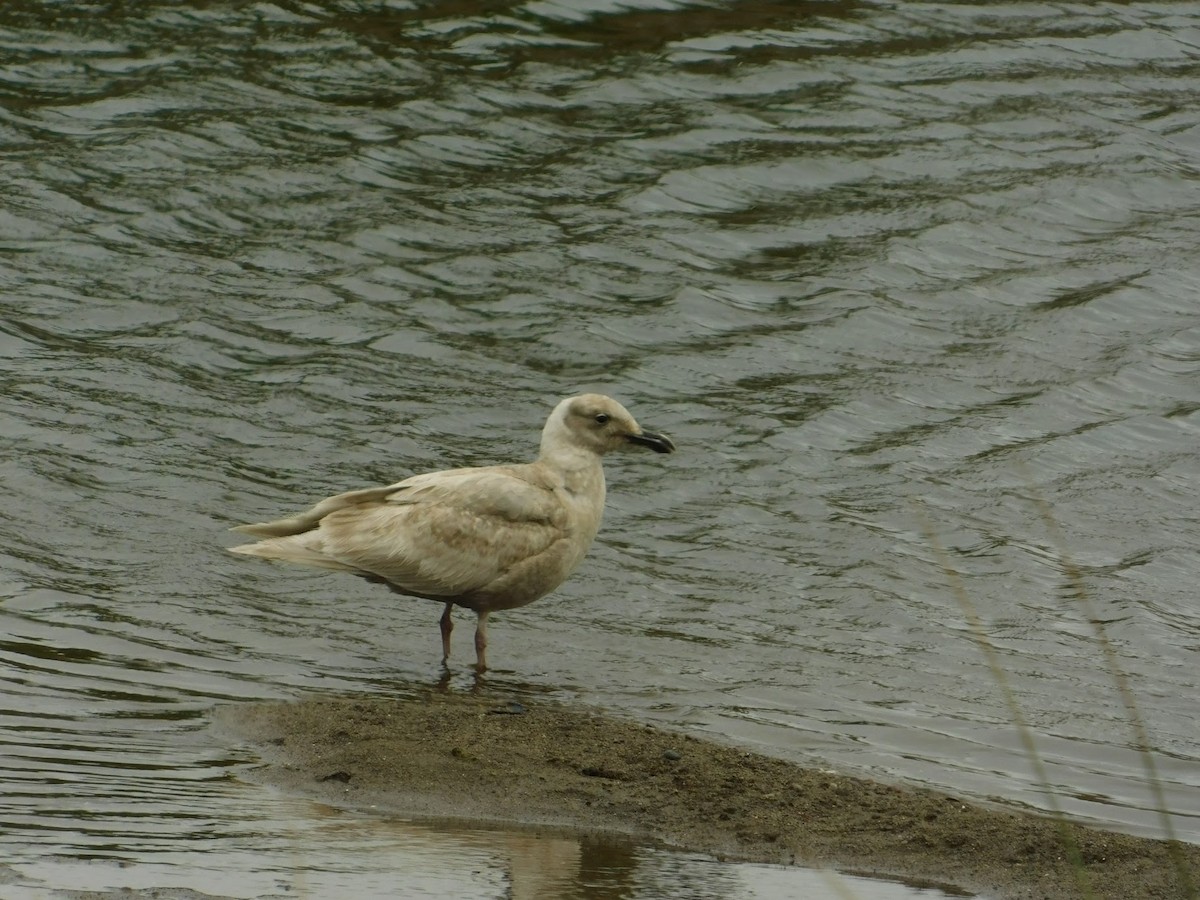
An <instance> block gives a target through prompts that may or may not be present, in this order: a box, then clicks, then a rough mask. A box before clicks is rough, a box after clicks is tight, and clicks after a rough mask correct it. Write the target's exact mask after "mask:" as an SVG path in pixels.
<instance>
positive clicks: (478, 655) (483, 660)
mask: <svg viewBox="0 0 1200 900" xmlns="http://www.w3.org/2000/svg"><path fill="white" fill-rule="evenodd" d="M487 617H488V614H487V613H486V612H481V613H479V623H478V624H477V625H476V626H475V671H476V672H486V671H487Z"/></svg>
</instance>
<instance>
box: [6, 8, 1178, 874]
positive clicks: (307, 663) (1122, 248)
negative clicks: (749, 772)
mask: <svg viewBox="0 0 1200 900" xmlns="http://www.w3.org/2000/svg"><path fill="white" fill-rule="evenodd" d="M1198 14H1200V4H1196V3H1191V2H1179V3H1172V2H1165V3H1139V2H1133V3H1127V4H1122V5H1093V6H1063V5H1059V4H1051V3H1006V2H993V3H984V4H967V5H958V4H952V3H930V4H902V5H894V4H884V3H877V2H859V3H834V2H810V3H779V2H754V0H747V2H734V0H726V2H715V3H710V2H705V3H701V2H690V0H672V2H667V0H637V2H622V3H612V2H606V0H552V2H506V0H495V2H484V0H478V2H470V0H464V2H458V3H438V2H407V0H391V2H368V0H362V2H354V0H342V2H325V3H303V2H291V0H286V2H278V3H261V4H257V5H253V6H250V5H244V4H230V3H219V2H215V3H208V2H198V0H196V2H190V3H169V4H168V3H157V4H156V3H147V4H137V5H136V8H134V7H128V8H126V7H121V8H119V9H107V8H106V9H105V10H104V11H100V10H99V8H98V7H95V6H93V5H91V4H88V3H84V2H63V3H56V4H49V5H47V4H43V3H37V2H9V3H6V4H5V6H4V10H3V12H0V45H2V46H3V48H4V54H3V58H4V63H3V65H2V66H0V141H2V142H3V147H4V153H3V154H2V155H0V176H2V177H0V248H2V250H3V256H2V257H0V261H2V268H0V357H2V359H3V366H2V367H0V451H2V452H0V477H2V478H3V483H4V485H5V488H6V491H5V510H4V515H3V516H0V635H3V637H0V660H2V665H0V678H3V682H4V685H5V690H4V696H5V697H6V698H7V702H6V703H5V704H4V710H3V713H2V717H3V718H2V720H0V722H2V725H0V728H2V730H0V741H3V749H2V750H0V766H2V767H3V769H4V777H5V780H6V782H7V783H8V784H9V785H10V790H9V802H8V803H7V804H6V807H5V810H4V812H3V813H0V823H2V826H0V841H3V845H4V853H5V857H6V859H8V860H10V861H11V862H12V863H13V864H14V865H16V866H17V867H18V868H20V867H21V866H33V865H34V861H37V866H38V867H39V868H38V869H37V872H38V873H39V874H38V877H39V878H42V877H45V878H48V879H49V880H48V881H46V883H47V884H51V885H52V886H54V887H62V888H67V887H70V886H74V885H75V884H76V881H75V880H74V879H75V876H74V875H73V874H71V873H72V872H75V871H77V869H78V867H79V866H81V865H87V864H95V865H106V866H109V865H114V864H115V863H117V862H120V863H121V864H122V865H127V866H132V867H133V870H135V871H144V872H147V873H151V874H148V875H147V876H146V878H147V883H156V884H165V883H166V882H167V880H168V879H167V876H166V874H165V873H166V872H167V871H169V870H171V869H173V868H177V869H180V870H187V869H189V868H192V869H196V868H203V864H201V863H200V862H199V860H200V858H201V854H204V853H209V852H211V851H213V850H214V849H216V850H220V851H222V852H234V849H233V848H235V847H238V846H245V845H249V846H257V845H258V844H259V843H260V838H261V836H262V835H263V834H264V833H266V832H274V831H276V830H277V828H278V826H279V823H280V822H281V821H288V822H292V824H291V825H289V826H288V827H289V828H293V829H301V830H303V829H306V828H308V827H310V826H309V825H308V824H305V823H307V822H308V818H307V817H308V816H309V813H308V812H297V811H296V809H298V807H297V808H291V807H289V809H291V810H292V811H291V812H287V811H279V810H274V811H271V812H265V813H264V812H262V804H263V803H264V802H265V801H264V800H262V798H260V797H254V796H248V795H246V794H245V793H244V791H245V787H244V786H243V785H239V784H237V783H236V781H234V780H233V776H234V775H235V773H236V772H237V771H238V767H239V766H240V765H242V764H244V763H246V762H248V761H249V759H248V754H247V752H246V751H245V750H244V749H243V748H232V749H231V748H228V747H225V746H221V745H218V744H215V743H213V742H212V740H211V738H210V737H209V736H207V734H206V732H205V731H204V723H205V721H206V717H207V714H208V712H209V711H210V710H211V709H212V708H213V707H214V706H215V705H218V704H222V703H234V702H248V701H253V700H256V699H264V698H280V697H299V696H304V695H306V694H309V693H312V692H317V693H321V692H328V691H351V692H380V691H397V690H400V691H402V690H406V689H408V688H409V687H410V686H411V685H412V684H414V683H415V684H428V683H430V682H433V681H436V680H437V679H438V677H439V675H440V670H439V666H438V638H437V629H436V617H437V614H438V610H437V608H436V607H434V606H433V605H432V604H426V603H423V602H420V601H413V602H411V603H406V602H403V601H400V600H398V599H396V598H394V597H392V596H391V595H389V594H388V593H387V592H385V591H383V590H381V589H379V588H377V587H372V586H371V585H368V584H365V583H360V582H359V581H357V580H354V579H349V578H341V577H339V576H336V575H328V574H321V573H311V572H304V571H298V570H287V569H282V568H276V567H272V566H269V565H265V564H258V563H256V562H254V561H247V560H243V559H238V558H235V557H231V556H229V555H227V554H225V553H224V551H223V549H222V548H223V546H226V545H228V544H229V543H232V540H227V539H226V537H225V535H224V534H223V531H224V529H225V528H227V527H228V526H230V525H233V524H236V523H239V522H244V521H258V520H261V519H263V518H265V517H271V516H274V515H276V514H280V513H284V512H287V511H291V510H294V509H299V508H303V507H304V506H306V505H308V504H309V503H310V502H312V501H314V500H316V499H319V498H320V497H322V496H324V495H326V494H329V493H334V492H337V491H341V490H346V489H349V488H353V487H358V486H365V485H370V484H375V483H387V482H389V481H394V480H398V479H399V478H402V477H404V476H406V475H408V474H410V473H413V472H419V471H423V470H429V469H436V468H446V467H451V466H459V465H475V464H486V463H492V462H497V461H507V460H511V459H521V458H527V457H529V456H530V455H531V454H532V453H533V452H534V449H535V447H536V440H537V431H538V429H539V428H540V427H541V423H542V421H543V419H544V417H545V415H546V413H547V412H548V410H549V408H550V407H551V406H552V404H553V403H554V402H555V401H556V400H557V399H558V398H559V397H561V396H564V395H567V394H570V393H574V392H578V391H581V390H602V391H605V392H607V393H611V394H613V395H615V396H617V397H618V398H620V399H621V400H622V401H624V402H625V403H626V404H627V405H628V406H629V407H630V408H631V410H632V411H633V413H634V414H635V415H636V416H637V417H638V418H639V420H640V421H641V422H642V424H643V425H644V426H646V427H648V428H656V429H661V430H664V431H667V432H668V433H670V434H671V435H672V437H673V438H674V439H675V440H676V442H677V443H678V444H679V445H680V448H681V452H680V453H678V454H676V455H675V456H673V457H669V458H663V457H657V456H653V455H652V454H646V455H643V456H632V457H624V458H621V459H613V460H612V463H611V465H610V466H609V474H610V478H609V480H610V502H609V510H608V514H607V520H606V523H605V527H604V529H603V531H602V534H601V539H600V541H599V543H598V544H597V546H596V547H595V548H594V550H593V552H592V554H591V555H590V557H589V558H588V560H587V561H586V563H585V564H584V566H583V567H582V569H581V570H580V572H579V573H577V575H576V576H575V577H574V578H573V580H572V581H571V582H569V583H568V585H566V586H565V587H564V588H562V589H561V590H560V591H559V592H557V593H556V594H555V595H554V596H553V597H552V598H548V599H546V600H543V601H540V602H539V603H538V604H536V605H534V606H532V607H529V608H527V609H524V610H520V611H516V612H513V613H510V614H506V615H503V616H497V617H496V619H495V621H494V624H493V627H492V628H491V638H492V647H491V653H490V655H491V657H492V660H493V662H494V663H495V664H496V665H497V667H498V669H499V671H497V672H496V673H493V676H492V677H493V679H495V683H496V684H497V685H498V686H499V687H500V688H503V689H510V688H512V687H513V686H517V687H520V688H521V689H530V690H537V691H538V692H539V693H541V694H545V695H548V696H550V697H552V698H554V699H557V700H561V701H563V702H580V703H586V704H592V705H596V706H600V707H606V708H609V709H613V710H617V711H620V712H623V713H626V714H628V715H633V716H637V717H641V718H645V719H650V720H654V721H657V722H660V723H664V724H667V725H670V726H673V727H678V728H682V729H686V730H689V731H692V732H695V733H700V734H709V735H713V736H716V737H719V738H720V739H723V740H732V741H735V742H738V743H741V744H745V745H748V746H754V747H756V748H758V749H763V750H766V751H767V752H770V753H773V754H776V755H779V756H783V757H787V758H790V759H794V760H797V761H801V762H820V763H823V764H824V763H828V764H831V765H834V766H838V767H842V768H846V769H849V770H852V771H856V772H860V773H866V774H868V775H873V776H876V777H881V778H884V779H888V780H895V781H899V782H903V783H907V784H925V785H932V786H935V787H938V788H941V789H945V790H948V791H950V792H952V793H955V794H958V795H961V796H966V797H972V798H976V799H985V800H998V801H1000V802H1005V803H1011V804H1023V805H1028V806H1030V807H1033V808H1038V809H1045V808H1047V807H1048V806H1049V805H1050V804H1051V803H1052V802H1057V803H1058V804H1059V805H1061V806H1062V807H1063V808H1065V809H1066V810H1067V811H1068V812H1069V813H1070V814H1071V815H1073V816H1076V817H1078V818H1080V819H1082V820H1085V821H1090V822H1093V823H1095V824H1099V825H1102V826H1104V827H1110V828H1119V829H1122V830H1130V831H1135V832H1138V833H1142V834H1159V835H1161V834H1162V833H1163V828H1164V823H1163V821H1162V817H1161V815H1160V814H1159V813H1158V812H1157V811H1156V810H1155V808H1154V801H1153V798H1152V796H1151V794H1150V792H1149V790H1148V789H1147V787H1146V784H1145V779H1144V770H1143V763H1142V761H1141V759H1140V757H1139V755H1138V754H1137V753H1136V752H1135V746H1136V738H1135V737H1134V735H1133V733H1132V731H1131V728H1130V726H1129V722H1128V717H1127V714H1126V711H1125V709H1124V708H1123V706H1122V704H1121V701H1120V699H1119V696H1118V694H1117V692H1116V690H1115V689H1114V686H1113V683H1112V680H1111V678H1110V676H1109V674H1108V671H1107V669H1106V664H1105V658H1104V654H1103V653H1102V652H1101V650H1100V648H1099V647H1098V646H1097V643H1096V640H1095V636H1094V629H1093V627H1092V626H1091V625H1090V624H1089V622H1088V614H1087V613H1086V612H1084V611H1082V610H1081V609H1080V607H1079V606H1078V604H1077V600H1076V595H1077V594H1078V593H1079V591H1080V589H1081V587H1082V589H1083V590H1084V591H1085V592H1086V596H1087V597H1088V599H1089V600H1090V602H1091V603H1092V604H1093V607H1094V608H1093V612H1092V615H1093V616H1094V617H1095V618H1096V619H1097V620H1099V621H1100V622H1102V623H1103V626H1104V629H1105V632H1106V633H1107V635H1108V636H1109V638H1110V640H1111V641H1112V645H1113V649H1114V651H1115V653H1116V658H1117V660H1118V661H1119V664H1120V667H1121V668H1122V669H1123V671H1125V672H1126V673H1127V674H1128V676H1129V678H1130V680H1131V686H1132V689H1133V691H1134V694H1135V696H1136V698H1137V702H1138V707H1139V710H1140V713H1141V715H1142V716H1143V717H1144V719H1145V722H1146V725H1147V728H1148V732H1149V735H1150V740H1151V743H1152V745H1153V746H1154V748H1155V751H1156V753H1155V761H1156V765H1157V767H1158V772H1159V774H1160V776H1161V778H1162V780H1163V783H1164V785H1165V788H1166V795H1167V798H1168V802H1169V806H1170V808H1171V811H1172V814H1173V816H1172V819H1171V824H1172V826H1173V828H1174V829H1175V832H1176V833H1177V834H1178V835H1180V836H1181V837H1183V838H1185V839H1188V840H1192V841H1196V840H1200V775H1198V774H1197V773H1200V766H1197V762H1198V757H1200V743H1198V740H1197V734H1200V728H1198V718H1200V715H1198V710H1197V703H1196V699H1195V698H1196V697H1197V696H1198V695H1200V683H1198V682H1200V678H1198V676H1197V674H1196V672H1197V667H1196V665H1195V657H1196V652H1197V650H1198V649H1200V611H1198V609H1197V604H1196V600H1195V592H1194V580H1195V579H1194V573H1195V571H1196V570H1197V567H1198V566H1197V563H1198V562H1200V560H1198V558H1197V550H1196V548H1197V546H1200V533H1198V532H1200V528H1198V525H1197V519H1196V515H1195V511H1194V506H1195V503H1194V499H1195V494H1196V490H1197V485H1198V483H1200V463H1198V457H1197V452H1196V447H1197V437H1198V434H1197V432H1198V428H1197V426H1198V425H1200V416H1198V414H1197V410H1200V402H1198V401H1197V388H1196V386H1197V370H1198V369H1200V306H1198V305H1197V303H1196V300H1195V297H1196V294H1197V289H1198V288H1200V264H1198V263H1197V257H1196V253H1195V248H1196V246H1197V244H1198V242H1200V180H1198V179H1197V162H1198V159H1200V112H1197V111H1196V104H1195V102H1194V98H1195V96H1196V95H1197V92H1198V91H1200V28H1197V26H1196V24H1195V23H1196V22H1197V21H1200V20H1198V19H1197V15H1198ZM1038 501H1044V502H1045V503H1047V504H1048V506H1049V508H1050V509H1051V510H1052V511H1053V516H1054V519H1055V521H1056V523H1057V525H1056V526H1055V529H1056V530H1052V529H1051V528H1050V527H1048V525H1047V523H1046V522H1045V521H1044V520H1043V518H1042V516H1041V515H1040V513H1039V511H1038V508H1037V506H1036V502H1038ZM930 531H932V532H933V534H934V536H935V539H931V537H930ZM937 545H943V546H944V547H945V548H946V557H945V559H943V558H941V557H939V555H938V552H937V551H936V549H935V547H936V546H937ZM1068 564H1073V565H1074V566H1076V567H1077V568H1078V571H1079V572H1080V576H1081V577H1080V579H1078V580H1077V579H1073V578H1071V577H1070V576H1069V574H1068V571H1069V565H1068ZM947 567H950V568H952V569H953V571H954V572H957V573H958V576H959V577H960V578H961V580H962V583H963V585H964V586H965V590H966V593H967V595H968V596H969V597H970V598H971V600H972V601H973V603H974V604H975V605H976V607H977V608H978V610H979V612H980V615H981V617H982V621H983V623H984V632H985V634H986V637H987V638H988V640H989V641H990V642H991V643H992V645H993V646H994V647H995V648H996V650H997V652H998V654H999V658H1000V660H1001V661H1002V664H1003V667H1004V669H1005V671H1006V672H1007V673H1008V678H1009V680H1010V682H1011V685H1012V688H1013V691H1014V692H1015V696H1016V699H1017V701H1018V703H1019V705H1020V709H1021V711H1022V713H1023V715H1024V716H1025V717H1026V718H1027V719H1028V721H1029V722H1030V725H1031V727H1032V729H1033V731H1034V733H1035V735H1036V739H1037V744H1038V748H1039V750H1040V752H1041V753H1042V754H1043V756H1044V758H1045V761H1046V766H1047V771H1048V775H1049V781H1050V785H1049V789H1048V788H1047V786H1046V785H1043V784H1040V783H1039V782H1038V780H1037V778H1036V777H1035V776H1034V775H1033V773H1032V770H1031V766H1030V764H1029V761H1028V759H1027V758H1026V756H1025V754H1024V751H1023V749H1022V747H1021V744H1020V741H1019V740H1018V738H1017V736H1016V734H1015V731H1014V728H1013V724H1012V717H1011V713H1010V711H1009V709H1008V707H1007V706H1006V704H1005V701H1004V698H1003V696H1002V694H1001V692H1000V690H999V688H998V686H997V683H996V680H995V677H994V676H993V674H992V672H991V671H990V670H989V668H988V666H987V665H986V663H985V660H984V657H983V655H982V654H981V652H980V650H979V647H978V645H977V637H978V636H977V635H976V634H975V633H973V631H972V630H971V628H970V627H968V625H967V616H966V615H965V613H964V610H963V608H962V607H961V605H960V602H959V599H958V598H957V596H956V589H955V583H954V581H955V579H954V578H953V577H951V574H950V572H948V571H947ZM466 630H467V629H460V631H459V632H458V636H459V638H460V642H459V644H458V647H457V650H456V653H457V657H458V660H457V662H458V666H459V668H456V670H455V673H456V674H455V675H454V677H453V678H452V681H451V689H460V690H466V689H470V688H471V686H472V678H471V675H470V673H469V672H468V671H467V670H466V669H465V667H464V664H465V662H466V661H468V660H469V658H470V652H469V648H468V646H467V644H466V643H465V638H464V633H465V631H466ZM279 802H281V803H282V802H283V801H282V800H281V801H279ZM293 814H294V816H295V818H294V819H293V818H292V816H293ZM231 842H232V843H231ZM239 842H242V843H239ZM271 846H272V847H273V848H274V850H273V851H272V854H269V855H268V857H266V858H265V859H262V858H260V862H261V865H262V866H263V869H264V871H266V872H268V873H269V874H268V875H267V876H264V877H267V879H268V880H270V879H271V878H275V877H277V876H278V877H285V876H284V875H283V874H280V873H286V872H289V871H294V870H295V868H296V867H297V864H296V860H295V858H294V854H293V853H292V851H290V850H288V849H287V847H288V845H287V842H286V841H284V840H282V839H281V840H280V841H277V842H275V843H272V844H271ZM297 846H298V845H297ZM289 854H291V855H290V856H289ZM47 859H50V860H58V861H60V863H61V869H57V870H54V871H58V872H61V881H58V882H56V880H55V879H58V878H59V875H56V874H52V875H49V876H47V875H46V873H47V871H48V870H46V869H45V868H44V867H45V866H46V865H47V863H46V862H45V860H47ZM90 861H95V862H94V863H92V862H90ZM147 867H148V868H147ZM159 867H165V868H159ZM23 871H25V872H26V874H30V873H32V872H33V869H32V868H30V869H28V870H23ZM113 871H115V870H113ZM157 873H164V874H162V875H159V874H157ZM22 877H24V876H22ZM30 877H32V875H30ZM289 877H290V876H289ZM313 877H316V876H313ZM371 877H374V876H371ZM763 877H764V878H765V877H766V876H763ZM159 879H161V880H159ZM764 883H765V882H764ZM256 890H257V888H256ZM264 890H265V888H264ZM362 890H367V889H366V888H362ZM653 895H654V894H653V892H652V891H651V892H649V893H643V894H640V895H637V896H653ZM246 896H254V894H246Z"/></svg>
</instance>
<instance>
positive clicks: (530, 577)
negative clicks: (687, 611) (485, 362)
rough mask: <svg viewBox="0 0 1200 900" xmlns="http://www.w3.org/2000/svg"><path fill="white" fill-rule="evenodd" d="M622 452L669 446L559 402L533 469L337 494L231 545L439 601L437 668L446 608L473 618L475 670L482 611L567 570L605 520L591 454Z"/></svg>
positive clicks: (604, 409)
mask: <svg viewBox="0 0 1200 900" xmlns="http://www.w3.org/2000/svg"><path fill="white" fill-rule="evenodd" d="M630 444H640V445H642V446H646V447H649V448H650V449H652V450H654V451H656V452H658V453H670V452H672V451H673V450H674V449H675V445H674V444H673V443H672V442H671V440H670V438H668V437H666V436H665V435H661V434H654V433H652V432H648V431H643V430H642V429H641V428H640V427H639V426H638V424H637V422H635V421H634V419H633V417H632V416H631V415H630V414H629V413H628V411H626V409H625V408H624V407H623V406H621V404H619V403H617V401H615V400H613V399H612V398H610V397H605V396H603V395H601V394H583V395H581V396H578V397H569V398H567V399H566V400H563V401H562V402H561V403H559V404H558V406H556V407H555V408H554V411H553V412H552V413H551V414H550V418H549V419H548V420H547V421H546V427H545V428H544V429H543V430H542V443H541V452H540V453H539V455H538V458H537V460H535V461H534V462H532V463H524V464H520V465H511V466H485V467H479V468H467V469H449V470H447V471H444V472H431V473H429V474H426V475H416V476H414V477H412V478H409V479H406V480H405V481H401V482H398V483H397V484H393V485H389V486H388V487H379V488H367V489H365V490H359V491H350V492H348V493H345V494H338V495H337V496H335V497H330V498H328V499H326V500H322V501H321V502H320V503H318V504H317V505H316V506H314V507H313V508H312V509H310V510H309V511H308V512H305V513H302V514H300V515H298V516H294V517H292V518H288V519H280V520H278V521H276V522H267V523H262V524H259V525H241V526H239V527H237V528H235V529H234V530H235V531H240V532H243V533H245V534H251V535H254V536H255V537H261V538H264V540H261V541H259V542H258V543H254V544H243V545H242V546H240V547H232V548H230V549H231V550H232V552H234V553H244V554H246V555H248V556H259V557H262V558H264V559H277V560H285V561H287V562H294V563H299V564H301V565H308V566H316V567H319V568H325V569H334V570H337V571H342V572H351V573H353V574H355V575H361V576H364V577H366V578H369V579H371V580H373V581H381V582H383V583H385V584H387V585H388V586H389V587H390V588H391V589H392V590H394V591H396V592H397V593H401V594H407V595H410V596H414V597H424V598H427V599H430V600H437V601H440V602H443V603H445V604H446V606H445V610H444V611H443V613H442V617H441V620H440V624H441V629H442V659H443V661H445V659H446V658H447V657H449V655H450V632H451V630H452V628H453V626H452V624H451V621H450V610H451V609H452V608H453V607H454V606H463V607H466V608H467V609H471V610H474V611H475V612H476V613H477V614H478V616H479V624H478V626H477V628H476V632H475V652H476V667H477V669H478V670H479V671H483V670H484V669H486V668H487V661H486V652H485V651H486V647H487V617H488V614H489V613H491V612H493V611H494V610H498V609H514V608H516V607H518V606H524V605H525V604H527V603H532V602H533V601H534V600H537V599H538V598H539V597H544V596H545V595H546V594H548V593H550V592H551V591H552V590H554V589H555V588H556V587H558V586H559V585H560V584H561V583H562V582H563V580H564V579H566V577H567V576H568V575H570V574H571V572H573V571H574V570H575V568H576V567H577V566H578V565H579V563H580V562H581V561H582V560H583V557H584V555H585V554H586V553H587V550H588V547H589V546H590V545H591V543H592V539H593V538H594V537H595V536H596V531H597V530H598V529H599V527H600V519H601V516H602V515H603V513H604V470H603V468H602V466H601V457H602V456H603V455H604V454H605V453H606V452H608V451H609V450H615V449H618V448H620V447H623V446H628V445H630Z"/></svg>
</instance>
